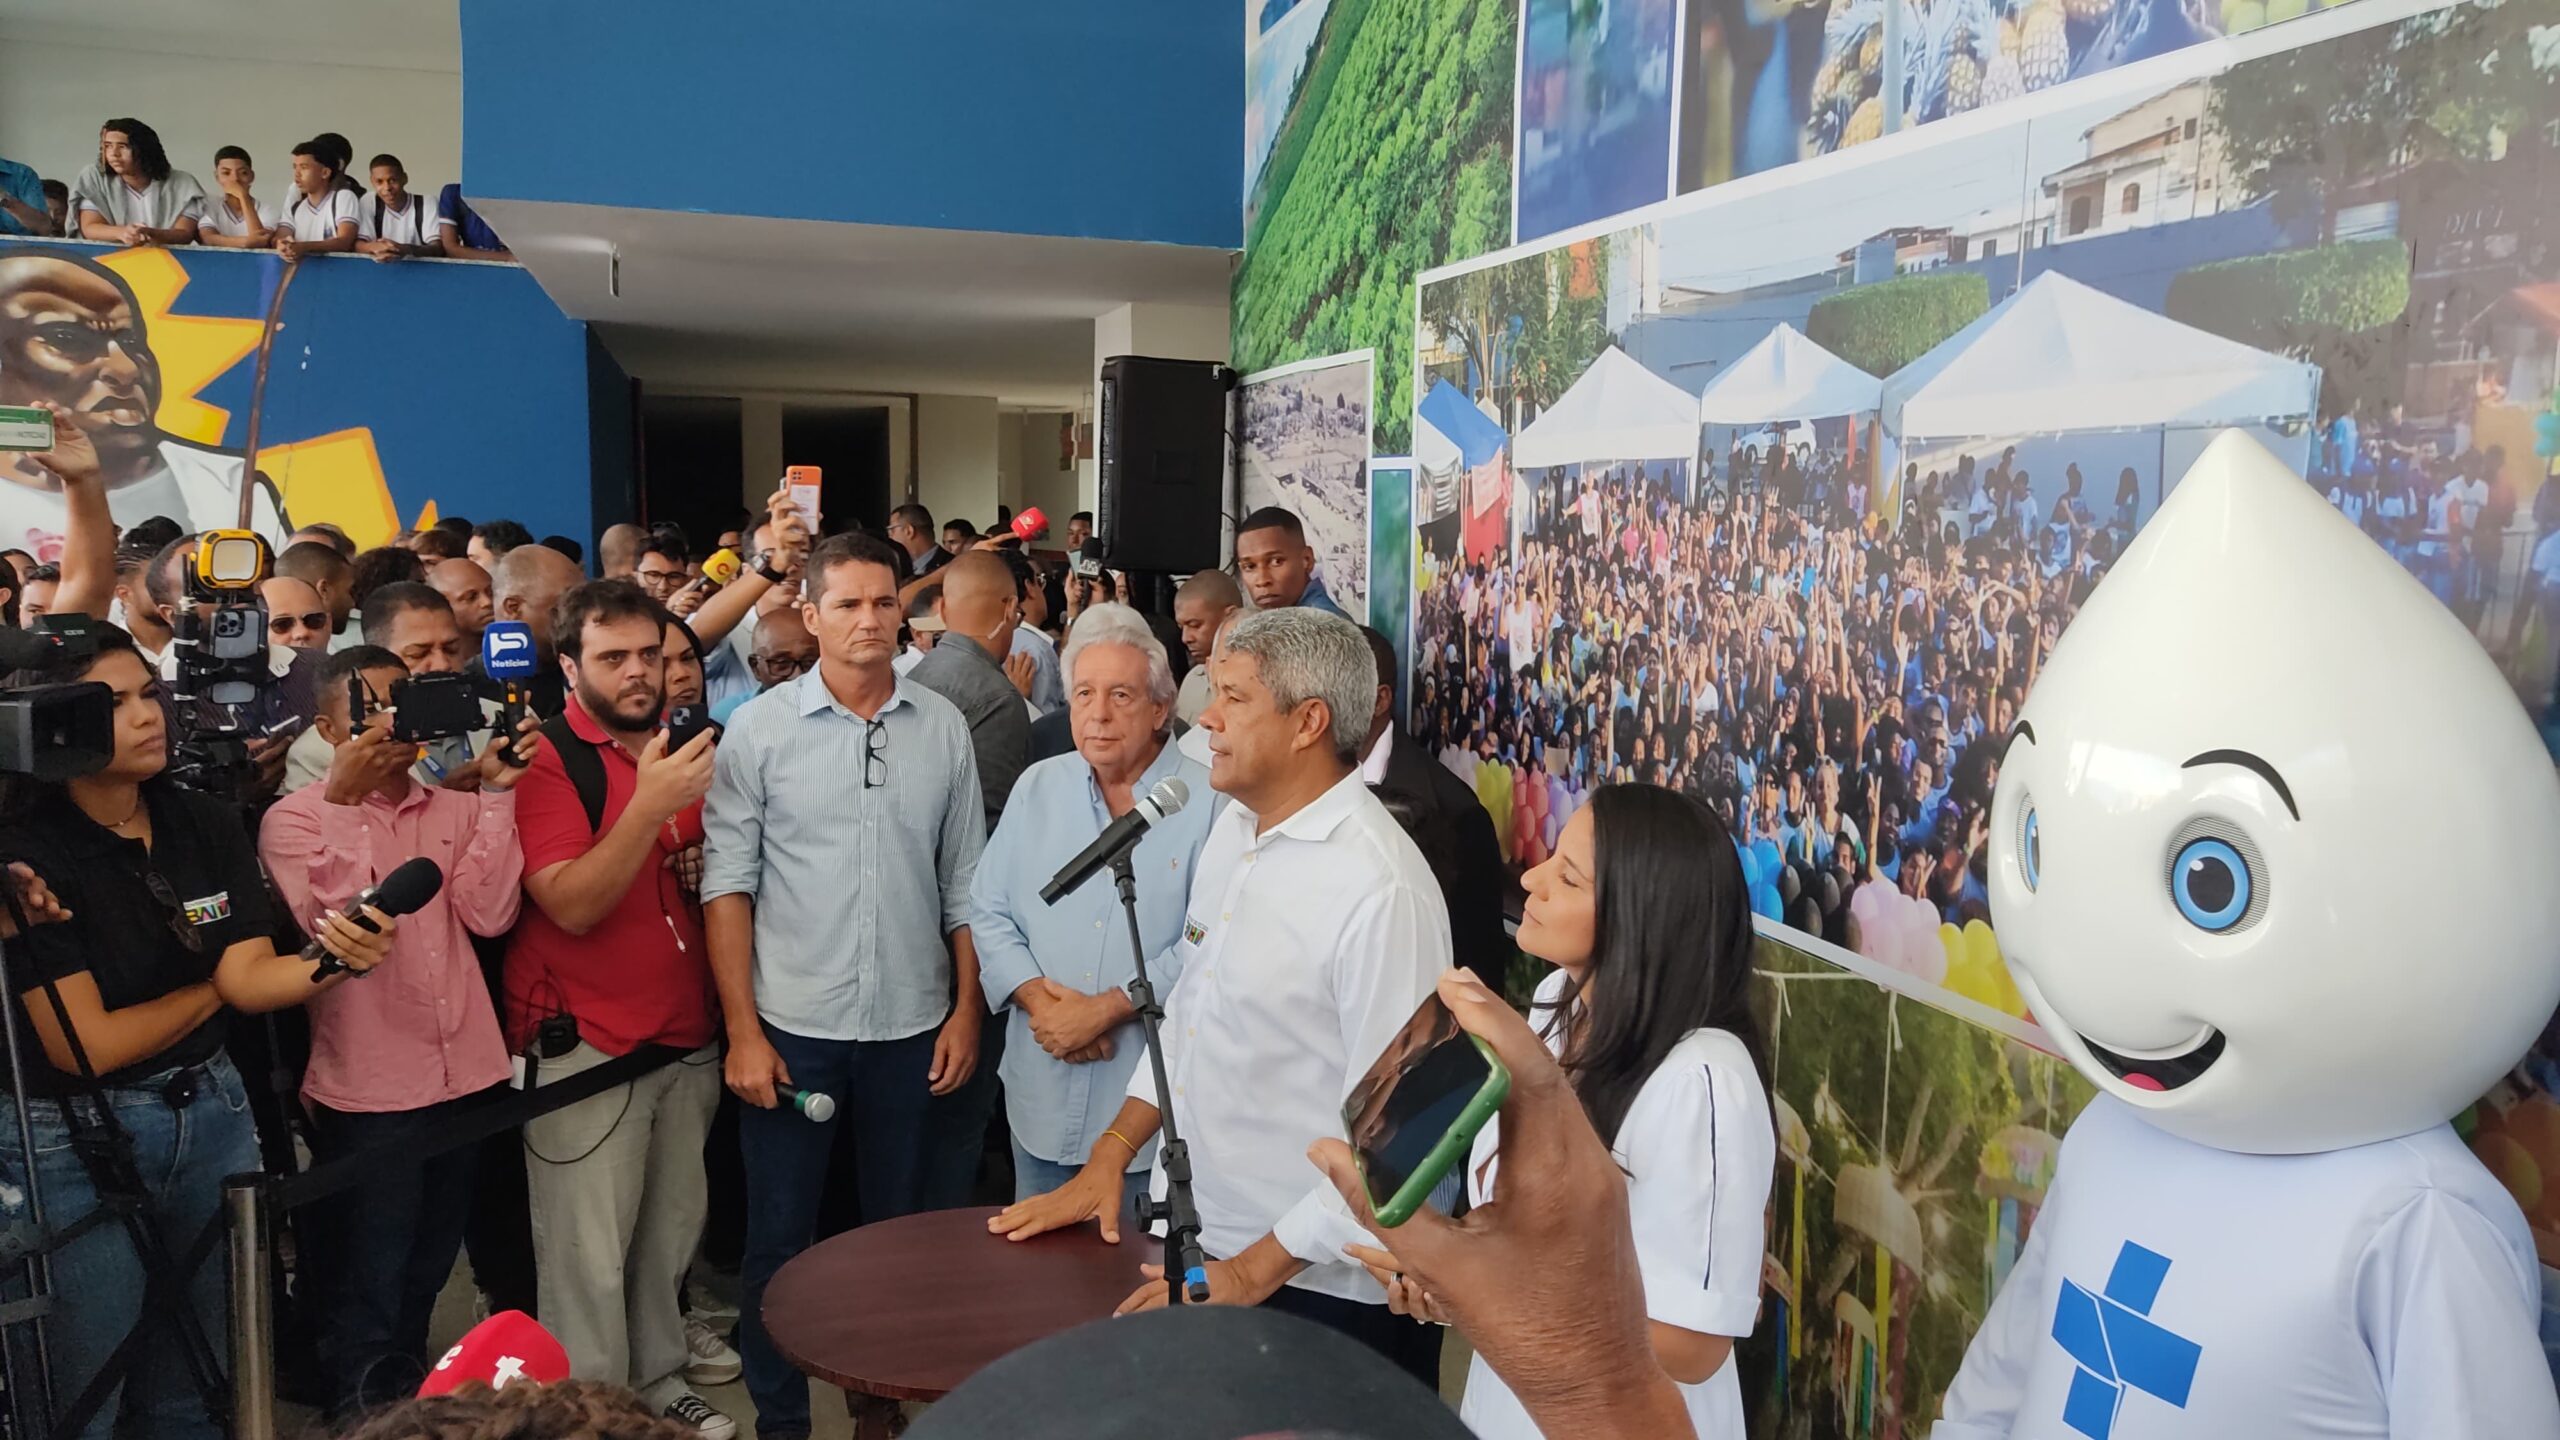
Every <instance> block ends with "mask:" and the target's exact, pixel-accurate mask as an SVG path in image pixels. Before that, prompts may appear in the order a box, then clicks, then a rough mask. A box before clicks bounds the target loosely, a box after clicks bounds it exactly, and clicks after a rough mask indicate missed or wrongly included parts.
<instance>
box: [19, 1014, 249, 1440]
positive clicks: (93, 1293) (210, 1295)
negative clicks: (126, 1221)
mask: <svg viewBox="0 0 2560 1440" xmlns="http://www.w3.org/2000/svg"><path fill="white" fill-rule="evenodd" d="M190 1076H191V1077H192V1080H193V1084H192V1087H191V1088H192V1094H191V1095H190V1096H189V1097H188V1098H187V1100H186V1103H185V1104H184V1105H183V1106H173V1105H172V1104H171V1103H170V1102H171V1098H172V1092H171V1087H172V1085H173V1084H175V1083H178V1082H180V1081H182V1080H185V1079H187V1078H189V1077H190ZM107 1099H108V1103H109V1105H110V1106H111V1107H112V1109H113V1111H114V1115H115V1118H116V1120H117V1122H118V1123H119V1124H121V1125H122V1126H123V1128H124V1130H125V1132H126V1133H127V1134H128V1135H130V1136H131V1137H132V1140H133V1160H134V1167H135V1169H137V1170H138V1171H139V1172H140V1174H141V1181H142V1190H143V1194H142V1197H141V1214H140V1218H141V1221H142V1223H143V1224H145V1225H147V1226H149V1227H150V1230H151V1233H152V1234H154V1235H155V1236H156V1237H157V1238H158V1240H159V1243H160V1245H161V1246H162V1247H163V1248H164V1249H165V1250H166V1251H167V1252H168V1254H169V1256H170V1258H171V1260H172V1261H173V1262H174V1261H176V1260H177V1259H179V1258H181V1257H183V1256H184V1255H185V1253H186V1251H187V1250H188V1249H189V1248H190V1247H191V1246H193V1245H194V1244H195V1242H196V1237H197V1234H198V1232H199V1231H201V1230H202V1229H203V1228H204V1227H205V1226H206V1225H208V1224H211V1223H214V1222H215V1220H216V1217H217V1216H218V1214H219V1213H220V1210H221V1205H222V1182H223V1181H224V1180H225V1179H227V1178H229V1177H230V1176H233V1175H236V1174H240V1173H243V1172H246V1171H253V1170H256V1169H257V1168H258V1134H257V1126H256V1125H255V1124H254V1123H253V1122H252V1121H251V1120H250V1118H249V1092H248V1091H247V1089H246V1088H244V1087H243V1086H242V1085H241V1083H240V1072H239V1071H237V1070H235V1069H233V1068H232V1065H231V1061H230V1059H229V1058H228V1057H227V1056H224V1055H221V1054H216V1055H215V1056H214V1058H213V1059H212V1060H210V1061H208V1062H206V1063H205V1064H204V1065H201V1066H197V1067H193V1068H192V1070H191V1071H180V1070H176V1069H172V1070H169V1071H165V1072H162V1073H160V1074H157V1075H151V1076H147V1077H145V1078H144V1079H142V1080H141V1081H138V1082H137V1083H135V1084H132V1085H120V1086H116V1087H113V1088H111V1089H109V1090H108V1091H107ZM18 1103H19V1102H18V1100H17V1098H16V1097H15V1096H11V1095H7V1094H0V1218H5V1219H7V1220H10V1221H16V1220H18V1219H20V1218H22V1217H23V1215H24V1212H25V1209H26V1204H27V1176H28V1164H27V1155H26V1153H25V1152H24V1151H23V1150H22V1149H21V1147H20V1145H19V1143H18ZM64 1103H66V1102H62V1101H57V1100H47V1099H36V1100H32V1101H29V1102H27V1107H26V1108H27V1123H28V1126H29V1128H30V1130H31V1131H32V1133H33V1135H34V1140H35V1166H34V1173H35V1177H36V1181H37V1185H38V1187H39V1189H40V1191H41V1194H42V1198H43V1202H44V1218H45V1221H46V1223H47V1224H48V1225H49V1226H50V1227H51V1228H53V1229H55V1230H57V1231H59V1230H63V1229H66V1228H68V1227H70V1226H73V1225H77V1224H78V1223H80V1221H81V1220H83V1219H84V1218H86V1217H87V1216H88V1215H89V1214H90V1213H91V1212H93V1211H95V1210H96V1209H97V1208H98V1202H99V1196H98V1188H97V1185H96V1183H95V1181H94V1180H93V1178H92V1177H91V1175H90V1173H89V1169H88V1166H87V1165H86V1164H84V1163H83V1162H82V1160H81V1158H80V1156H79V1155H78V1154H76V1153H74V1151H73V1149H72V1145H71V1137H72V1130H71V1127H70V1125H69V1124H68V1123H67V1121H66V1118H65V1116H64V1114H63V1105H64ZM67 1103H69V1104H72V1105H74V1106H77V1107H78V1114H79V1116H80V1118H81V1121H82V1128H83V1129H84V1130H93V1129H94V1128H95V1125H96V1119H95V1113H96V1112H95V1108H94V1106H93V1105H92V1103H91V1101H90V1100H89V1099H87V1098H85V1097H84V1098H81V1099H78V1100H73V1101H70V1102H67ZM224 1253H225V1252H224V1250H223V1247H222V1246H221V1245H220V1244H219V1243H217V1244H216V1245H215V1246H214V1247H213V1250H212V1251H211V1252H210V1253H209V1255H208V1257H207V1258H206V1261H205V1263H204V1264H203V1265H201V1266H199V1267H197V1269H196V1271H195V1273H194V1274H193V1275H192V1276H190V1277H189V1278H188V1280H187V1282H186V1289H185V1291H184V1293H185V1295H186V1303H187V1310H188V1311H190V1312H192V1313H193V1315H194V1316H195V1318H196V1320H197V1321H198V1322H199V1323H200V1324H201V1325H202V1326H203V1330H204V1335H205V1338H206V1339H207V1340H208V1341H210V1342H211V1345H212V1351H213V1362H214V1367H215V1370H216V1372H217V1374H219V1373H221V1372H222V1371H223V1367H224V1366H225V1365H227V1363H228V1359H229V1350H228V1337H229V1334H230V1330H229V1324H230V1298H231V1284H230V1277H229V1272H228V1270H227V1269H226V1268H225V1265H224V1262H223V1258H222V1257H223V1254H224ZM144 1281H145V1276H144V1272H143V1266H142V1259H141V1257H140V1256H139V1255H138V1254H136V1253H135V1249H134V1244H133V1239H132V1237H131V1235H130V1233H129V1232H128V1231H127V1229H126V1227H125V1226H124V1225H122V1224H120V1223H116V1222H109V1223H107V1224H104V1225H99V1226H96V1227H94V1228H92V1229H89V1230H87V1231H86V1232H84V1233H82V1234H81V1235H80V1237H79V1238H78V1239H75V1240H73V1241H72V1242H71V1243H70V1244H69V1245H66V1246H64V1247H63V1248H61V1249H60V1250H57V1251H55V1252H54V1253H53V1256H52V1284H53V1295H54V1311H53V1313H52V1314H51V1315H50V1316H48V1317H47V1318H46V1320H45V1322H44V1326H45V1342H46V1346H47V1349H48V1352H49V1354H50V1357H51V1359H52V1362H53V1387H54V1402H53V1403H54V1407H55V1414H56V1416H57V1418H58V1416H59V1414H60V1411H61V1409H62V1408H63V1407H66V1406H68V1404H69V1403H70V1401H71V1400H72V1398H73V1397H74V1396H76V1395H78V1394H79V1393H80V1391H81V1390H82V1389H83V1388H84V1387H86V1386H87V1385H88V1383H89V1381H90V1378H91V1377H92V1376H95V1375H96V1374H97V1373H98V1371H99V1370H100V1368H101V1367H102V1366H104V1365H105V1364H106V1361H107V1357H108V1356H109V1355H110V1354H112V1353H114V1351H115V1348H116V1346H117V1345H118V1344H120V1343H122V1341H123V1340H124V1338H125V1334H126V1332H128V1331H130V1330H132V1329H133V1328H134V1326H135V1325H136V1324H138V1323H143V1322H144V1321H145V1316H144V1313H143V1303H142V1302H143V1286H144ZM25 1293H26V1289H25V1284H24V1281H23V1278H22V1276H21V1274H20V1272H19V1270H18V1267H16V1266H10V1267H8V1271H7V1274H6V1276H5V1279H0V1294H6V1295H7V1296H8V1297H9V1298H11V1299H17V1298H21V1297H23V1296H24V1295H25ZM169 1319H170V1315H169V1314H168V1313H165V1312H163V1313H156V1314H154V1315H153V1316H151V1317H150V1320H149V1323H150V1325H151V1333H150V1334H149V1335H146V1336H145V1337H143V1338H142V1339H141V1340H140V1342H139V1346H140V1353H139V1354H138V1355H137V1357H136V1359H135V1361H134V1364H133V1366H132V1368H131V1369H129V1370H127V1371H126V1372H125V1378H124V1381H123V1383H122V1384H121V1385H120V1386H119V1387H118V1389H117V1391H116V1392H115V1393H113V1394H111V1395H109V1397H108V1399H107V1403H106V1404H105V1405H104V1406H102V1407H100V1409H99V1410H98V1412H97V1413H96V1414H95V1415H93V1416H92V1417H91V1418H90V1420H89V1422H88V1424H87V1425H85V1426H83V1427H82V1428H81V1429H80V1431H79V1432H78V1433H79V1435H80V1437H81V1440H108V1437H109V1436H111V1435H113V1434H114V1433H115V1432H116V1430H117V1427H118V1417H119V1415H121V1416H122V1422H123V1427H124V1429H125V1430H126V1431H127V1432H128V1433H134V1434H142V1435H148V1436H151V1437H152V1440H220V1437H221V1434H222V1431H221V1429H220V1428H219V1427H218V1426H216V1425H215V1424H214V1423H213V1419H212V1417H211V1416H210V1415H209V1414H208V1413H207V1412H206V1409H205V1406H204V1402H203V1400H202V1399H201V1398H200V1397H199V1395H198V1393H197V1389H196V1384H195V1378H194V1374H193V1372H192V1370H191V1369H190V1367H189V1365H188V1363H187V1358H186V1351H185V1349H184V1348H183V1347H182V1346H181V1344H180V1343H179V1336H178V1332H177V1329H176V1327H175V1326H174V1325H172V1324H170V1323H168V1321H169ZM31 1339H32V1337H31V1336H28V1335H27V1334H26V1333H25V1327H23V1326H20V1327H15V1328H14V1329H13V1331H12V1333H11V1335H10V1337H9V1340H10V1343H11V1344H12V1345H16V1346H19V1347H21V1348H20V1350H19V1354H20V1355H21V1356H22V1357H25V1358H27V1359H28V1360H29V1361H30V1368H27V1369H25V1370H24V1371H22V1373H26V1374H33V1373H34V1371H33V1369H32V1368H31V1362H32V1358H33V1354H34V1351H33V1347H32V1345H31V1344H30V1343H28V1342H29V1341H30V1340H31ZM223 1383H224V1384H225V1386H227V1385H228V1383H229V1382H228V1381H227V1380H225V1381H224V1382H223Z"/></svg>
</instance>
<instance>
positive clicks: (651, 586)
mask: <svg viewBox="0 0 2560 1440" xmlns="http://www.w3.org/2000/svg"><path fill="white" fill-rule="evenodd" d="M631 578H632V579H634V580H637V581H639V582H640V585H641V588H643V589H645V590H647V591H648V592H649V593H650V594H652V595H664V594H666V593H667V592H668V591H670V590H673V589H675V588H676V587H677V586H679V585H682V584H683V583H684V582H685V578H686V577H685V573H684V572H683V571H682V570H674V569H663V570H652V569H649V568H648V567H646V566H643V567H641V568H640V569H638V570H634V571H632V572H631Z"/></svg>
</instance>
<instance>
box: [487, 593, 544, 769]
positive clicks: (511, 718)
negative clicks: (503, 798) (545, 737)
mask: <svg viewBox="0 0 2560 1440" xmlns="http://www.w3.org/2000/svg"><path fill="white" fill-rule="evenodd" d="M541 666H542V657H541V656H540V655H539V654H538V653H536V651H535V647H534V643H533V627H532V626H530V625H527V624H525V623H524V622H523V621H521V620H492V621H490V622H489V625H488V628H487V629H484V630H482V631H481V632H480V669H481V671H482V673H484V674H486V675H487V676H488V677H489V678H490V679H491V680H493V681H495V682H497V684H498V685H499V686H501V687H502V688H503V692H504V693H502V694H501V695H500V696H499V701H498V705H499V709H498V734H497V739H496V744H497V746H498V748H499V750H501V751H502V752H504V753H505V755H506V757H507V763H508V764H511V765H512V764H514V763H515V761H516V727H517V726H519V725H522V724H523V723H524V703H525V687H524V682H525V681H528V680H531V679H532V678H533V672H534V671H536V670H538V669H540V668H541Z"/></svg>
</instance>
